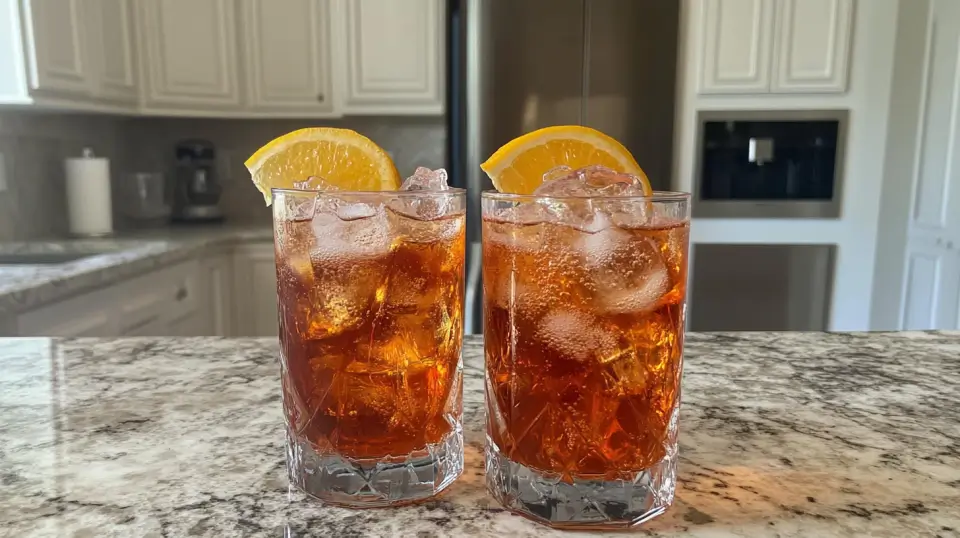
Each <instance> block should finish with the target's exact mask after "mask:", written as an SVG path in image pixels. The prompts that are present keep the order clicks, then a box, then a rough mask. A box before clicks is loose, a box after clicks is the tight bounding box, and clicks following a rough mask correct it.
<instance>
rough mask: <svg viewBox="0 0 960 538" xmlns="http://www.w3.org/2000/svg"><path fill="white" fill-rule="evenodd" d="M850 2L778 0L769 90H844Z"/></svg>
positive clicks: (851, 16) (838, 0)
mask: <svg viewBox="0 0 960 538" xmlns="http://www.w3.org/2000/svg"><path fill="white" fill-rule="evenodd" d="M725 1H729V0H725ZM853 4H854V0H780V4H779V5H778V10H777V13H778V15H777V19H778V20H777V26H776V27H777V29H778V32H777V35H778V43H777V51H778V53H777V58H776V62H775V63H776V70H775V73H774V76H773V84H772V88H771V89H772V91H774V92H784V93H788V92H789V93H793V92H844V91H846V90H847V71H848V69H847V66H848V64H849V58H850V40H851V37H852V34H853V32H852V28H853V8H854V5H853Z"/></svg>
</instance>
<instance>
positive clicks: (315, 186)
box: [293, 176, 340, 191]
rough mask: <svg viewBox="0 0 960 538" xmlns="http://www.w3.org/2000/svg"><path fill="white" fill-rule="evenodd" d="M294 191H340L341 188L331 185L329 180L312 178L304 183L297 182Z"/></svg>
mask: <svg viewBox="0 0 960 538" xmlns="http://www.w3.org/2000/svg"><path fill="white" fill-rule="evenodd" d="M293 188H294V189H299V190H302V191H338V190H340V187H337V186H336V185H334V184H332V183H329V182H328V181H327V180H325V179H323V178H322V177H320V176H310V177H308V178H307V179H305V180H304V181H296V182H294V183H293Z"/></svg>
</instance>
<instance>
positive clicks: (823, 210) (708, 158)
mask: <svg viewBox="0 0 960 538" xmlns="http://www.w3.org/2000/svg"><path fill="white" fill-rule="evenodd" d="M848 115H849V113H848V111H846V110H792V111H743V110H737V111H703V112H700V114H699V116H698V120H699V121H698V125H699V128H698V133H697V151H696V155H697V163H696V168H695V171H696V176H695V180H694V187H693V194H694V203H693V217H694V218H819V219H832V218H839V217H840V207H841V197H842V195H843V170H844V147H845V143H846V126H847V118H848Z"/></svg>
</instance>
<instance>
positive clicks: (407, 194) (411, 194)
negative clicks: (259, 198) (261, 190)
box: [270, 187, 467, 198]
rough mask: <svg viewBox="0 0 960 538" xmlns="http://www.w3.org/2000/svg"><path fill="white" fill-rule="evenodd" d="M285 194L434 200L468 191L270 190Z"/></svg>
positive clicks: (275, 188)
mask: <svg viewBox="0 0 960 538" xmlns="http://www.w3.org/2000/svg"><path fill="white" fill-rule="evenodd" d="M278 193H279V194H283V195H290V196H310V197H316V196H344V195H346V196H369V197H376V198H379V197H391V196H393V197H400V198H432V197H442V196H456V197H461V196H466V194H467V190H466V189H461V188H459V187H450V188H449V189H447V190H445V191H312V190H308V189H286V188H279V187H274V188H271V189H270V194H271V196H272V195H275V194H278Z"/></svg>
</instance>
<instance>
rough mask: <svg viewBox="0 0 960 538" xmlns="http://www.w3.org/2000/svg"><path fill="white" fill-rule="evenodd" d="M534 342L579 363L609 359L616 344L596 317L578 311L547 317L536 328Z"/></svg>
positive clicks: (554, 312) (611, 333) (613, 336)
mask: <svg viewBox="0 0 960 538" xmlns="http://www.w3.org/2000/svg"><path fill="white" fill-rule="evenodd" d="M536 338H537V339H538V340H540V341H541V342H543V345H544V346H546V347H548V348H550V349H552V350H553V351H555V352H558V353H562V354H563V355H565V356H567V357H569V358H571V359H576V360H581V361H584V360H589V359H591V358H600V357H605V356H608V355H610V354H611V353H613V352H614V351H615V350H616V348H617V340H618V339H617V335H616V334H615V333H613V332H611V331H609V330H607V329H605V328H604V327H602V326H601V325H600V324H599V323H598V322H597V319H596V318H595V317H593V316H592V315H590V314H587V313H586V312H580V311H577V310H568V311H564V310H555V311H553V312H550V313H548V314H547V315H546V316H544V318H543V320H542V321H541V322H540V325H539V327H537V331H536Z"/></svg>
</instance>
